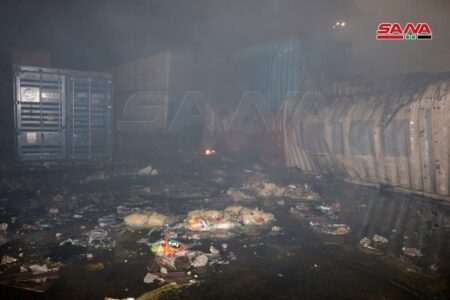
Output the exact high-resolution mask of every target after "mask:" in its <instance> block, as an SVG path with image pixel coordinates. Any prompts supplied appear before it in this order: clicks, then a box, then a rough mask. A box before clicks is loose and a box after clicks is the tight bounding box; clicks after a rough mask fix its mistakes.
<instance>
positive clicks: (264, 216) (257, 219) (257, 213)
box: [241, 208, 275, 225]
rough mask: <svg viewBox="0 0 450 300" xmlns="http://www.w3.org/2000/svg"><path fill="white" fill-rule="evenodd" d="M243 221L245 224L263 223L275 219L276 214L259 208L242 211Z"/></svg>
mask: <svg viewBox="0 0 450 300" xmlns="http://www.w3.org/2000/svg"><path fill="white" fill-rule="evenodd" d="M241 214H242V223H243V224H244V225H263V224H267V223H270V222H274V221H275V216H274V215H273V214H271V213H266V212H264V211H262V210H258V209H257V208H256V209H254V210H250V211H245V212H243V213H242V212H241Z"/></svg>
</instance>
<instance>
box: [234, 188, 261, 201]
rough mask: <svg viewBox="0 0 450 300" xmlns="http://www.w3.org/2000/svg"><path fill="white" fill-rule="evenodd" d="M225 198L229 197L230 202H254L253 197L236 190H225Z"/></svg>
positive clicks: (254, 198)
mask: <svg viewBox="0 0 450 300" xmlns="http://www.w3.org/2000/svg"><path fill="white" fill-rule="evenodd" d="M227 196H229V197H230V198H231V200H233V201H235V202H239V201H253V200H256V197H255V196H253V195H249V194H247V193H244V192H242V191H240V190H238V189H236V188H229V189H228V190H227Z"/></svg>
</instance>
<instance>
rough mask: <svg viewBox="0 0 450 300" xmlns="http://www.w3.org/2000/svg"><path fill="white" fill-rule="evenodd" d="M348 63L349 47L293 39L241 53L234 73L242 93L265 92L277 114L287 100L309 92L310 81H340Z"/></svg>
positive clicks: (248, 49) (241, 51) (237, 56)
mask: <svg viewBox="0 0 450 300" xmlns="http://www.w3.org/2000/svg"><path fill="white" fill-rule="evenodd" d="M348 59H349V51H348V46H347V45H346V44H343V43H337V42H326V41H318V40H311V39H300V38H289V39H283V40H277V41H273V42H269V43H265V44H259V45H256V46H252V47H249V48H245V49H243V50H240V51H238V52H237V53H236V54H235V56H234V59H233V62H234V67H233V70H234V74H235V75H236V77H237V78H238V79H239V82H240V85H241V86H240V87H239V89H241V90H242V91H245V90H257V91H261V92H262V93H263V94H264V95H265V97H266V100H267V101H268V102H269V103H270V105H271V107H272V108H273V109H274V110H275V111H277V110H278V109H279V107H280V106H281V103H282V102H283V100H284V99H285V98H286V97H287V96H289V95H296V94H298V93H300V92H301V91H302V90H303V89H304V88H305V82H306V80H308V79H311V78H320V77H321V76H324V75H325V76H327V77H330V78H333V79H336V78H339V76H340V75H341V73H340V72H342V70H345V64H347V63H348Z"/></svg>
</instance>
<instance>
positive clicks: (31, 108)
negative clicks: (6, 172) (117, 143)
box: [14, 66, 112, 161]
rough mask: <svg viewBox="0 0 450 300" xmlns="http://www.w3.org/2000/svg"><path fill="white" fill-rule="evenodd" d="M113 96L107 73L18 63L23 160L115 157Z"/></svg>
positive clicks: (18, 136) (16, 101)
mask: <svg viewBox="0 0 450 300" xmlns="http://www.w3.org/2000/svg"><path fill="white" fill-rule="evenodd" d="M111 95H112V81H111V78H110V76H109V75H107V74H100V73H88V72H77V71H69V70H61V69H49V68H38V67H28V66H15V67H14V116H15V121H14V127H15V135H16V156H17V159H18V160H21V161H47V160H58V161H61V160H66V159H72V160H90V159H110V158H111V151H112V150H111V143H112V141H111V135H112V131H111V129H112V98H111Z"/></svg>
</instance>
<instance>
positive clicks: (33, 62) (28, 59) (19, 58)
mask: <svg viewBox="0 0 450 300" xmlns="http://www.w3.org/2000/svg"><path fill="white" fill-rule="evenodd" d="M11 60H12V65H18V66H19V65H20V66H35V67H41V68H50V67H51V55H50V53H49V52H44V51H31V50H21V49H13V50H12V52H11Z"/></svg>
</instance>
